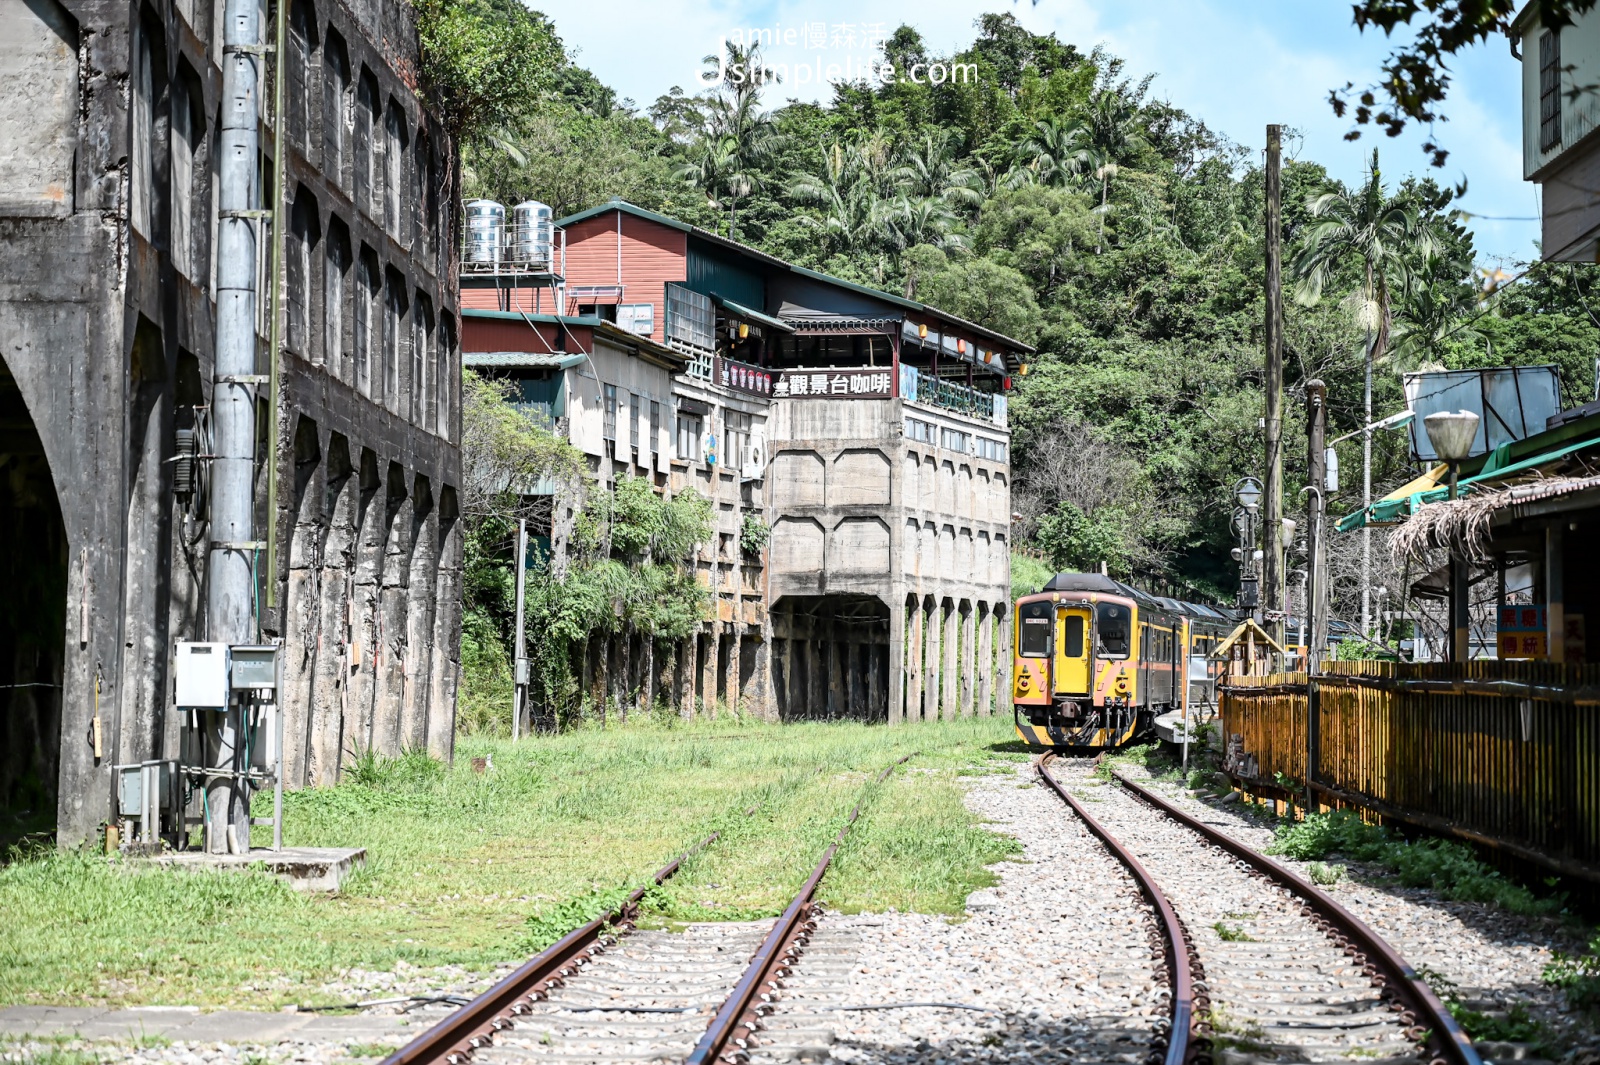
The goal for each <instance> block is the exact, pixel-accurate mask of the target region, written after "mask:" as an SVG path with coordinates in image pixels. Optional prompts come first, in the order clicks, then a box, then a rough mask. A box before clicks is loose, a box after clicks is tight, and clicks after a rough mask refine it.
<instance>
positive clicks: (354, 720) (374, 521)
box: [345, 449, 391, 755]
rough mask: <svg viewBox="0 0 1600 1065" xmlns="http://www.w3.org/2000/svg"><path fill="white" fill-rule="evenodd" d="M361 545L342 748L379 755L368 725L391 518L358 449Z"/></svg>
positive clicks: (372, 465)
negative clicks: (359, 459) (381, 585)
mask: <svg viewBox="0 0 1600 1065" xmlns="http://www.w3.org/2000/svg"><path fill="white" fill-rule="evenodd" d="M360 514H361V518H360V527H361V536H360V542H359V543H358V544H357V546H356V571H355V583H354V586H353V593H352V595H351V604H350V605H351V611H352V627H353V629H354V632H355V647H354V649H353V651H352V653H351V659H352V665H351V670H352V673H351V677H350V691H349V695H348V699H347V702H346V710H347V713H346V716H345V749H346V751H347V753H348V754H349V755H359V754H363V753H365V752H367V751H380V750H381V749H382V748H381V747H380V745H379V743H378V736H377V733H376V731H375V729H374V724H373V708H374V700H375V699H376V697H377V683H376V676H377V671H376V667H375V665H374V662H375V660H376V656H377V651H378V589H379V582H380V581H381V580H382V579H383V547H384V544H385V543H386V542H387V541H388V539H389V522H390V520H391V515H390V513H389V507H388V505H387V503H386V502H385V500H384V496H383V482H382V480H380V479H379V477H378V462H377V457H376V456H375V455H374V454H373V453H372V452H371V451H370V450H365V449H363V451H362V455H361V481H360Z"/></svg>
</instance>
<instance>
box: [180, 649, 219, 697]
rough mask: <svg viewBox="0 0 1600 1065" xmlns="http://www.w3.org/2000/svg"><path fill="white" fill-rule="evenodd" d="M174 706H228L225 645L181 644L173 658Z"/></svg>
mask: <svg viewBox="0 0 1600 1065" xmlns="http://www.w3.org/2000/svg"><path fill="white" fill-rule="evenodd" d="M176 659H177V661H176V666H177V668H176V669H175V670H174V673H175V674H176V680H177V684H176V700H175V701H176V702H177V704H178V705H179V706H182V707H197V708H200V709H206V708H212V709H218V708H221V707H224V706H227V705H228V645H227V644H225V643H188V642H180V643H179V644H178V650H177V655H176Z"/></svg>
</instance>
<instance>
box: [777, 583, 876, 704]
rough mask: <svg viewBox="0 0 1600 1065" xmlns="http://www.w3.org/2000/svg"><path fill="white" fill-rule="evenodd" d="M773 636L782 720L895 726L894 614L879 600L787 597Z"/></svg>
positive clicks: (780, 602) (780, 607) (867, 597)
mask: <svg viewBox="0 0 1600 1065" xmlns="http://www.w3.org/2000/svg"><path fill="white" fill-rule="evenodd" d="M772 633H773V641H772V684H773V690H774V691H775V693H776V694H777V697H778V716H779V718H780V719H781V720H783V721H816V720H835V719H839V718H849V719H852V720H856V721H886V720H888V717H889V608H888V607H887V606H885V605H884V604H883V603H882V602H881V601H880V600H879V599H878V598H877V597H876V596H872V595H820V596H795V595H790V596H784V597H783V598H782V599H780V600H778V602H777V603H775V604H774V605H773V608H772Z"/></svg>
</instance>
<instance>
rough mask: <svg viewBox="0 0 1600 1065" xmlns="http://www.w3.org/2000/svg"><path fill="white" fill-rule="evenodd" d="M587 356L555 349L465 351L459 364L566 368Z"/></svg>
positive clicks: (466, 365) (511, 367)
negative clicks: (547, 351)
mask: <svg viewBox="0 0 1600 1065" xmlns="http://www.w3.org/2000/svg"><path fill="white" fill-rule="evenodd" d="M585 358H587V356H586V355H584V354H583V353H582V352H581V351H580V352H578V353H576V354H568V353H566V352H562V351H557V352H552V353H543V352H537V351H466V352H462V354H461V365H463V366H465V367H467V368H468V369H469V370H479V369H505V370H567V369H571V368H572V367H574V366H577V365H578V364H579V363H581V362H583V360H584V359H585Z"/></svg>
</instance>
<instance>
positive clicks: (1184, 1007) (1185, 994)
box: [1034, 754, 1208, 1065]
mask: <svg viewBox="0 0 1600 1065" xmlns="http://www.w3.org/2000/svg"><path fill="white" fill-rule="evenodd" d="M1053 759H1054V755H1049V754H1047V755H1045V756H1044V757H1043V758H1041V759H1039V760H1038V761H1037V762H1036V763H1034V769H1035V770H1036V771H1037V772H1038V774H1039V779H1040V780H1042V781H1044V782H1045V784H1046V785H1048V786H1049V788H1050V790H1051V791H1053V792H1055V793H1056V794H1057V795H1059V796H1060V797H1061V800H1062V801H1063V802H1065V803H1066V804H1067V805H1068V806H1070V807H1071V808H1072V812H1073V813H1075V814H1077V815H1078V817H1079V819H1080V820H1082V821H1083V823H1084V825H1085V826H1086V827H1087V828H1088V829H1089V831H1090V832H1092V833H1094V835H1095V836H1096V838H1098V839H1099V840H1100V842H1101V843H1104V844H1105V845H1106V848H1107V849H1108V850H1110V851H1111V853H1112V854H1113V855H1114V856H1115V857H1116V859H1117V861H1119V862H1121V863H1122V864H1123V865H1124V866H1125V867H1126V868H1127V870H1128V872H1129V873H1131V874H1133V879H1134V882H1135V883H1137V884H1138V885H1139V892H1140V894H1142V895H1143V896H1144V897H1145V899H1146V901H1148V902H1149V903H1150V905H1151V907H1152V908H1153V909H1154V910H1155V912H1156V921H1157V923H1158V924H1159V925H1160V926H1161V938H1162V940H1163V943H1164V947H1165V953H1166V960H1167V973H1168V977H1169V980H1170V982H1171V984H1172V1019H1171V1027H1170V1028H1169V1029H1168V1032H1167V1052H1166V1057H1165V1058H1164V1059H1163V1061H1164V1065H1183V1063H1184V1062H1185V1061H1187V1060H1188V1058H1189V1049H1190V1040H1191V1038H1192V1037H1193V1036H1194V1034H1195V1024H1196V1020H1197V1018H1198V1016H1199V1015H1200V1013H1202V1012H1204V1010H1205V1008H1206V1006H1207V1005H1208V1003H1207V1001H1206V998H1205V996H1204V995H1203V994H1202V995H1201V996H1200V998H1199V1000H1198V1001H1197V1000H1196V998H1195V975H1196V973H1197V972H1198V971H1199V961H1198V960H1197V959H1196V957H1195V954H1194V950H1193V949H1192V947H1191V946H1190V944H1189V933H1188V931H1187V930H1186V929H1185V928H1184V927H1183V922H1182V921H1180V920H1179V919H1178V913H1177V911H1176V910H1174V909H1173V908H1172V903H1170V902H1168V901H1167V896H1166V895H1165V894H1163V893H1162V891H1161V887H1160V885H1158V884H1157V883H1156V881H1155V878H1154V877H1152V876H1151V875H1150V874H1149V873H1148V872H1147V871H1146V870H1145V868H1144V866H1142V865H1140V864H1139V859H1137V858H1135V857H1134V856H1133V852H1132V851H1130V850H1128V848H1126V847H1124V846H1123V845H1122V844H1121V843H1120V842H1119V841H1118V840H1117V838H1116V837H1115V836H1113V835H1111V833H1109V832H1107V831H1106V830H1105V829H1104V828H1102V827H1101V825H1100V822H1098V821H1096V820H1095V819H1094V818H1093V817H1090V816H1089V811H1088V810H1085V809H1084V808H1083V804H1082V803H1080V802H1078V800H1077V799H1074V798H1073V797H1072V796H1071V795H1070V794H1068V792H1067V790H1066V789H1065V788H1063V787H1062V786H1061V784H1060V782H1059V781H1057V780H1056V778H1055V777H1053V776H1051V775H1050V770H1049V769H1047V768H1046V766H1047V765H1048V763H1049V762H1050V761H1052V760H1053Z"/></svg>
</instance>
